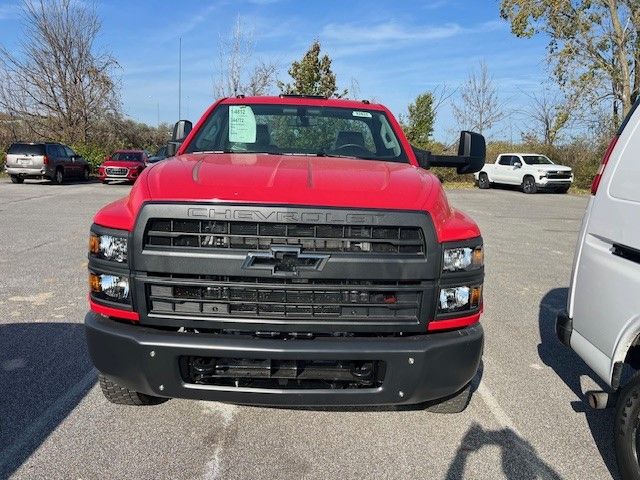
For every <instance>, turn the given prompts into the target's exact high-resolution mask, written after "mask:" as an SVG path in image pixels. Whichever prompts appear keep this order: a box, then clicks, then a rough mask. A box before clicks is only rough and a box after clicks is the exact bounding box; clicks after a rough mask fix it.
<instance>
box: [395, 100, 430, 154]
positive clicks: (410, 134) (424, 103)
mask: <svg viewBox="0 0 640 480" xmlns="http://www.w3.org/2000/svg"><path fill="white" fill-rule="evenodd" d="M408 111H409V115H408V116H407V118H406V121H403V122H402V123H403V124H402V129H403V130H404V133H405V135H406V136H407V140H409V142H410V143H411V145H414V146H416V147H418V148H424V149H428V148H429V147H430V145H431V135H433V124H434V122H435V119H436V112H435V110H434V106H433V94H432V93H431V92H425V93H421V94H420V95H418V96H417V97H416V99H415V101H414V102H413V103H411V104H410V105H409V107H408Z"/></svg>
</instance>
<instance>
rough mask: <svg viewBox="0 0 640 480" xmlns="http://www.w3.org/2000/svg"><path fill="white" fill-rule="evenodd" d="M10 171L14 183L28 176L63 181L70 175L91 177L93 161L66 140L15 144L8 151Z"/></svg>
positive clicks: (7, 168) (57, 181) (7, 167)
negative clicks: (89, 160)
mask: <svg viewBox="0 0 640 480" xmlns="http://www.w3.org/2000/svg"><path fill="white" fill-rule="evenodd" d="M5 169H6V171H7V173H8V174H9V175H10V176H11V181H12V182H13V183H22V182H24V179H25V178H38V179H39V178H48V179H50V180H53V181H54V182H55V183H63V182H64V181H65V180H66V179H67V178H70V177H75V178H81V179H84V180H88V179H89V172H90V167H89V163H88V162H87V161H86V160H85V159H84V158H82V157H81V156H80V155H78V154H77V153H75V152H74V151H73V150H71V148H69V147H67V146H66V145H63V144H62V143H14V144H12V145H11V146H10V147H9V150H8V151H7V163H6V166H5Z"/></svg>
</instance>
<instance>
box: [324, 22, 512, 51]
mask: <svg viewBox="0 0 640 480" xmlns="http://www.w3.org/2000/svg"><path fill="white" fill-rule="evenodd" d="M503 27H504V22H501V21H489V22H484V23H480V24H478V25H475V26H471V27H463V26H461V25H459V24H457V23H445V24H442V25H437V26H417V25H406V24H399V23H397V22H395V21H389V22H384V23H379V24H377V25H373V26H368V25H364V24H356V23H329V24H327V25H325V26H324V28H323V29H322V31H321V33H320V38H321V39H322V40H323V41H325V42H326V44H327V46H328V47H329V48H330V50H331V54H332V56H335V57H344V56H350V55H358V54H363V53H368V52H375V51H378V50H389V49H399V48H404V47H406V46H407V45H415V44H420V43H425V42H429V41H438V40H445V39H448V38H452V37H456V36H460V35H463V34H464V35H470V34H478V33H487V32H491V31H494V30H497V29H499V28H503Z"/></svg>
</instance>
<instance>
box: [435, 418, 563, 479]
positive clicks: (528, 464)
mask: <svg viewBox="0 0 640 480" xmlns="http://www.w3.org/2000/svg"><path fill="white" fill-rule="evenodd" d="M485 446H497V447H499V448H500V455H501V460H502V462H501V463H502V473H504V476H505V477H506V478H508V479H509V480H516V479H517V480H533V479H546V480H560V479H561V478H562V477H560V475H558V473H556V472H555V471H554V470H553V469H552V468H551V467H550V466H549V465H547V464H546V463H545V462H544V461H543V460H542V459H540V457H538V455H537V454H536V452H535V450H534V449H533V447H532V446H531V445H530V444H529V443H528V442H526V441H525V440H523V439H522V438H520V437H519V436H518V434H516V433H515V432H514V431H513V430H511V429H509V428H504V429H502V430H486V429H484V428H483V427H482V426H481V425H479V424H477V423H473V424H472V425H471V427H470V428H469V430H467V433H466V435H465V436H464V438H463V439H462V442H461V443H460V447H459V448H458V451H457V452H456V456H455V457H454V459H453V461H452V462H451V464H450V465H449V470H447V476H446V478H447V480H462V479H465V478H475V477H476V475H477V474H476V475H474V474H473V472H470V471H467V472H465V467H466V464H467V460H468V458H469V456H470V455H471V454H472V453H475V452H479V451H480V450H482V448H483V447H485Z"/></svg>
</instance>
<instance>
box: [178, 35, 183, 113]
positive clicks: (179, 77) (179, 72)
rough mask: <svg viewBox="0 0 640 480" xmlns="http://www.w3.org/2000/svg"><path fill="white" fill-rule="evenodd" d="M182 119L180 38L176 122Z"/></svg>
mask: <svg viewBox="0 0 640 480" xmlns="http://www.w3.org/2000/svg"><path fill="white" fill-rule="evenodd" d="M180 119H182V36H181V37H180V47H179V49H178V120H180Z"/></svg>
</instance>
